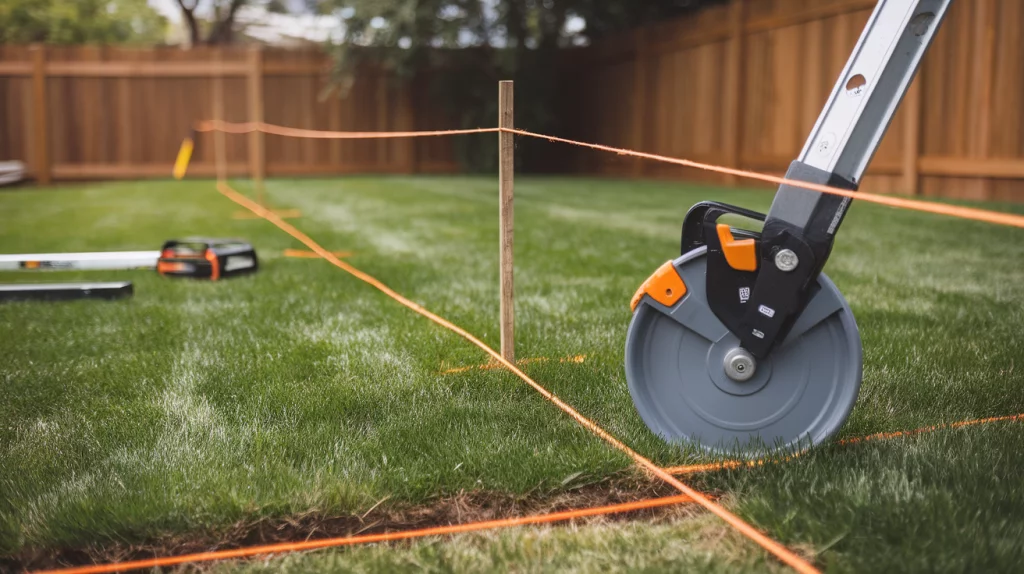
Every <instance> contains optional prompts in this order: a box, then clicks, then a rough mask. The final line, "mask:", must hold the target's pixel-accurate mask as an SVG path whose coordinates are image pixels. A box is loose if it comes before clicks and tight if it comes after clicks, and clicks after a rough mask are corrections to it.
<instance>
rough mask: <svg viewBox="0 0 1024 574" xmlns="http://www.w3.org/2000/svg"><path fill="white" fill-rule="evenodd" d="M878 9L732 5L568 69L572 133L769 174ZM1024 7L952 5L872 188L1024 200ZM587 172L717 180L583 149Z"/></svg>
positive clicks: (615, 43)
mask: <svg viewBox="0 0 1024 574" xmlns="http://www.w3.org/2000/svg"><path fill="white" fill-rule="evenodd" d="M874 5H875V2H874V0H732V1H731V2H730V3H727V4H725V5H720V6H716V7H713V8H709V9H707V10H704V11H702V12H701V13H699V14H697V15H696V16H695V17H693V18H688V19H685V20H681V21H676V22H667V23H664V24H661V25H657V26H653V27H650V28H646V29H643V30H639V31H637V32H635V33H633V34H630V35H623V36H620V37H617V38H610V39H608V40H607V41H603V42H601V43H600V44H598V45H596V46H594V47H592V48H590V49H588V50H584V51H580V52H578V53H575V54H573V55H572V56H571V57H570V58H568V59H567V61H566V62H564V64H565V65H564V68H565V69H564V73H563V77H566V78H568V80H569V81H568V82H566V88H567V89H566V91H565V92H564V93H565V96H566V104H565V105H564V106H563V109H564V111H565V114H566V116H565V118H566V123H567V126H566V131H567V134H568V135H570V136H571V137H577V138H580V139H584V140H588V141H596V142H600V143H605V144H609V145H616V146H625V147H631V148H635V149H640V150H643V151H649V152H654V153H661V154H666V155H671V156H676V157H684V158H688V159H695V160H699V161H706V162H709V163H717V164H724V165H728V166H740V167H744V168H749V169H755V170H761V171H769V172H773V173H778V172H782V171H784V170H785V168H786V166H787V165H788V163H789V161H791V160H792V159H794V158H795V157H796V155H797V154H798V153H799V152H800V150H801V148H802V145H803V142H804V138H805V137H807V135H808V134H809V133H810V130H811V128H812V127H813V125H814V121H815V120H816V119H817V116H818V114H819V112H820V111H821V107H822V106H823V105H824V103H825V100H826V99H827V97H828V95H829V94H830V92H831V89H832V86H833V84H834V83H835V81H836V79H837V77H838V75H839V73H840V72H841V71H842V67H843V65H844V64H845V62H846V60H847V58H848V57H849V54H850V51H851V50H852V48H853V45H854V44H855V42H856V41H857V38H858V36H859V35H860V32H861V30H862V28H863V26H864V24H865V23H866V22H867V19H868V17H869V15H870V14H871V11H872V9H873V8H874ZM1022 29H1024V2H1021V0H970V1H965V0H960V1H958V2H954V4H953V8H952V10H951V11H950V13H949V15H948V17H947V19H946V22H945V24H944V27H943V29H942V30H941V31H940V33H939V35H938V37H937V38H936V41H935V44H934V45H933V47H932V50H931V51H930V52H929V54H928V55H927V56H926V58H925V61H924V65H923V67H922V70H921V72H920V74H919V76H918V78H917V80H916V81H915V83H914V85H913V87H912V89H911V90H910V92H909V94H908V95H907V97H906V99H905V100H904V102H903V105H902V107H901V109H900V111H899V112H898V113H897V115H896V117H895V119H894V121H893V124H892V126H891V128H890V130H889V133H888V135H887V136H886V138H885V140H884V141H883V143H882V145H881V148H880V149H879V151H878V154H877V155H876V156H875V159H874V161H873V162H872V165H871V168H870V169H869V171H868V177H866V178H865V181H864V182H863V185H862V189H865V190H872V191H880V192H895V193H908V194H922V195H928V196H945V197H957V198H970V199H998V200H1016V201H1024V181H1022V180H1024V40H1022V34H1021V30H1022ZM575 165H576V166H577V168H578V169H579V170H581V171H584V172H591V173H603V174H611V175H623V176H643V175H646V176H654V177H673V178H689V179H697V180H701V179H714V180H718V179H719V178H717V177H712V176H709V175H702V174H700V173H696V172H694V171H693V170H684V169H682V168H677V167H671V166H660V165H657V164H651V163H649V162H647V163H645V162H637V161H631V160H626V159H622V158H617V157H615V156H607V155H601V154H594V153H590V152H580V153H578V154H577V155H576V157H575Z"/></svg>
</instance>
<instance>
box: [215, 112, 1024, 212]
mask: <svg viewBox="0 0 1024 574" xmlns="http://www.w3.org/2000/svg"><path fill="white" fill-rule="evenodd" d="M196 131H200V132H208V131H223V132H226V133H232V134H246V133H250V132H254V131H261V132H264V133H268V134H275V135H281V136H289V137H305V138H316V139H385V138H410V137H435V136H454V135H467V134H486V133H499V132H505V133H510V134H515V135H518V136H523V137H529V138H536V139H543V140H547V141H549V142H558V143H563V144H568V145H574V146H579V147H583V148H587V149H592V150H597V151H603V152H608V153H614V154H616V155H621V156H628V157H635V158H640V159H647V160H651V161H657V162H661V163H668V164H673V165H680V166H683V167H692V168H695V169H701V170H704V171H711V172H715V173H721V174H725V175H734V176H736V177H742V178H746V179H754V180H759V181H764V182H767V183H772V184H775V185H789V186H792V187H798V188H801V189H806V190H810V191H817V192H820V193H829V194H832V195H839V196H842V197H849V198H852V199H857V200H860V201H866V202H869V203H877V204H879V205H887V206H889V207H896V208H900V209H908V210H911V211H920V212H924V213H933V214H937V215H947V216H950V217H957V218H960V219H968V220H972V221H981V222H984V223H991V224H995V225H1007V226H1010V227H1019V228H1022V229H1024V216H1021V215H1016V214H1013V213H1002V212H998V211H990V210H987V209H977V208H974V207H963V206H959V205H949V204H945V203H933V202H929V201H921V200H917V199H906V198H901V197H893V196H889V195H879V194H875V193H868V192H864V191H850V190H848V189H840V188H838V187H831V186H828V185H820V184H816V183H808V182H806V181H798V180H795V179H786V178H784V177H778V176H774V175H768V174H766V173H759V172H756V171H749V170H745V169H736V168H731V167H725V166H719V165H714V164H709V163H701V162H698V161H692V160H688V159H681V158H675V157H669V156H665V155H659V154H653V153H645V152H639V151H634V150H630V149H625V148H617V147H612V146H606V145H601V144H592V143H587V142H581V141H576V140H571V139H566V138H560V137H556V136H548V135H544V134H538V133H534V132H529V131H526V130H517V129H512V128H475V129H465V130H439V131H412V132H337V131H321V130H307V129H301V128H290V127H285V126H277V125H273V124H267V123H263V122H241V123H231V122H225V121H221V120H205V121H201V122H199V123H197V124H196Z"/></svg>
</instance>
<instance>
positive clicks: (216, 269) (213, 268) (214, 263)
mask: <svg viewBox="0 0 1024 574" xmlns="http://www.w3.org/2000/svg"><path fill="white" fill-rule="evenodd" d="M206 260H207V261H209V262H210V281H216V280H218V279H220V261H218V260H217V254H216V253H214V252H213V250H212V249H207V250H206Z"/></svg>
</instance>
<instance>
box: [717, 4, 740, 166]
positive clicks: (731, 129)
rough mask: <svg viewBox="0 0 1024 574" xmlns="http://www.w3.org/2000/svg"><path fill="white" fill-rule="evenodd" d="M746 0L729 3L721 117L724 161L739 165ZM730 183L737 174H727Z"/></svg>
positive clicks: (729, 164)
mask: <svg viewBox="0 0 1024 574" xmlns="http://www.w3.org/2000/svg"><path fill="white" fill-rule="evenodd" d="M743 3H744V0H732V2H731V5H730V7H729V55H728V61H727V63H726V72H725V73H726V82H727V83H726V86H727V87H726V91H725V107H724V113H723V117H722V128H723V130H724V132H725V133H723V134H722V142H723V143H724V144H725V155H726V157H725V163H726V165H728V166H730V167H734V168H739V167H740V163H741V155H742V153H743V103H744V102H743V40H744V31H743V21H744V17H745V16H744V6H743ZM725 183H726V184H727V185H736V176H735V175H727V176H725Z"/></svg>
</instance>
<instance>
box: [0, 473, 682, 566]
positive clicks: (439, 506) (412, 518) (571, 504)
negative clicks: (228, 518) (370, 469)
mask: <svg viewBox="0 0 1024 574" xmlns="http://www.w3.org/2000/svg"><path fill="white" fill-rule="evenodd" d="M575 481H577V482H579V481H585V477H576V478H575ZM676 494H678V492H676V490H675V489H673V488H672V487H670V486H668V485H666V484H664V483H663V482H661V481H658V480H655V479H650V480H645V479H644V478H642V477H636V476H630V477H618V478H614V479H601V480H595V481H592V482H588V483H585V484H582V485H580V486H577V487H573V488H570V489H568V490H561V491H558V492H547V493H545V492H533V493H528V494H525V495H509V494H499V493H493V492H478V491H474V492H459V493H457V494H455V495H449V496H444V497H438V498H436V499H434V500H432V501H428V502H426V503H423V504H418V505H408V504H397V503H391V502H390V501H389V500H388V499H383V500H380V501H377V503H375V504H373V505H372V506H370V507H369V508H368V509H367V510H366V511H364V512H362V513H361V514H346V515H327V514H322V513H319V512H310V513H307V514H303V515H299V516H291V517H287V518H263V519H259V520H255V521H242V522H238V523H236V524H234V525H232V526H230V527H229V528H226V529H224V530H223V531H220V532H218V533H217V534H216V535H212V534H202V535H197V534H176V535H168V536H164V537H160V538H156V539H153V540H148V541H143V542H138V543H121V542H119V543H113V544H104V545H95V546H87V547H83V548H60V549H52V548H51V549H33V550H27V551H24V552H22V553H21V554H18V555H16V556H10V557H2V558H0V571H10V572H20V571H24V570H37V569H45V568H59V567H67V566H81V565H89V564H99V563H109V562H124V561H129V560H143V559H147V558H154V557H157V556H172V555H180V554H191V553H195V552H210V551H216V550H229V549H234V548H241V547H246V546H254V545H261V544H273V543H276V542H295V541H303V540H317V539H323V538H334V537H342V536H354V535H359V534H377V533H384V532H396V531H402V530H411V529H418V528H429V527H432V526H447V525H452V524H465V523H469V522H478V521H484V520H496V519H501V518H512V517H518V516H528V515H534V514H546V513H551V512H559V511H564V510H570V509H577V508H590V507H597V506H605V505H612V504H621V503H626V502H634V501H638V500H646V499H649V498H657V497H662V496H673V495H676ZM693 512H696V509H695V508H694V507H693V506H692V505H682V506H669V507H663V508H657V509H649V510H641V511H635V512H628V513H622V514H616V515H608V516H606V517H595V518H593V519H578V520H576V522H577V523H580V522H587V521H590V520H612V521H625V520H649V521H657V520H664V519H666V518H668V517H677V516H679V515H680V513H693Z"/></svg>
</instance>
